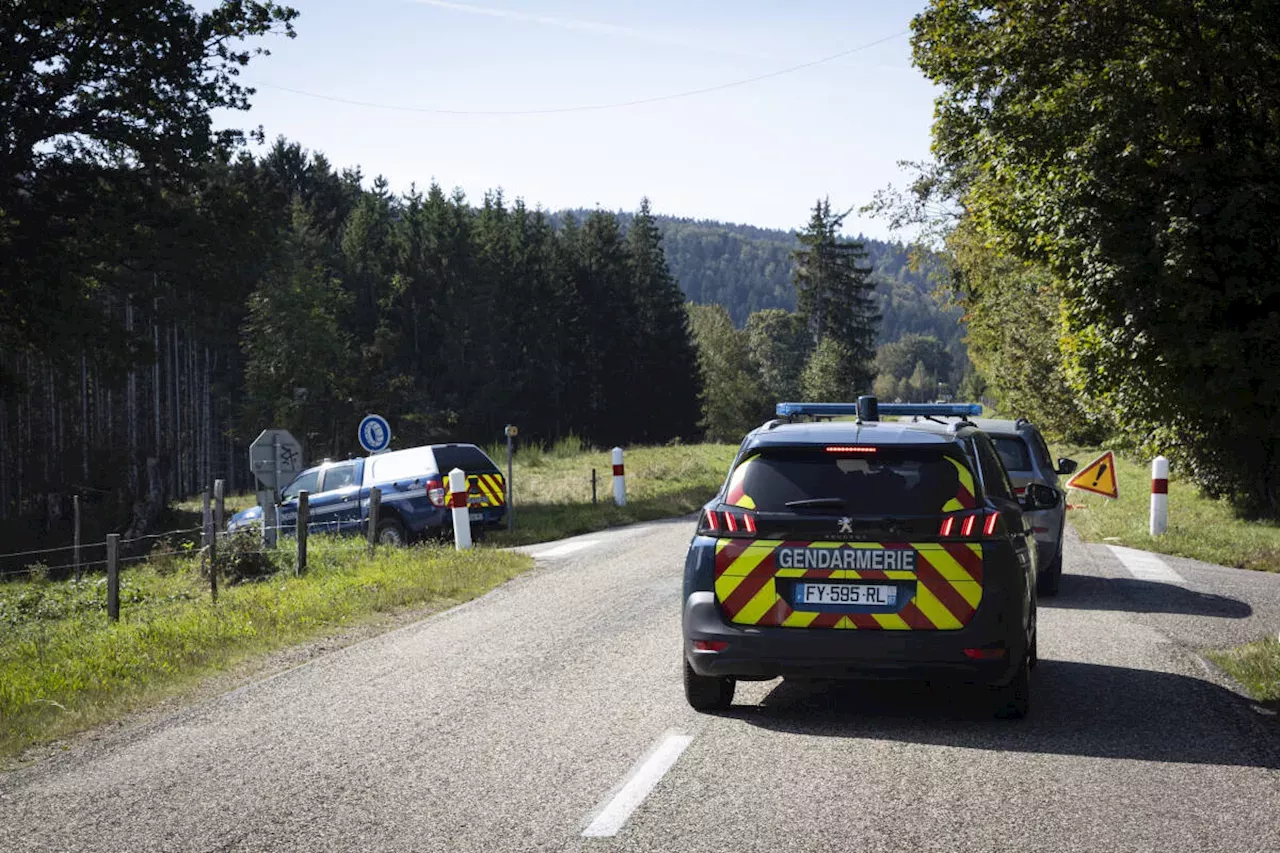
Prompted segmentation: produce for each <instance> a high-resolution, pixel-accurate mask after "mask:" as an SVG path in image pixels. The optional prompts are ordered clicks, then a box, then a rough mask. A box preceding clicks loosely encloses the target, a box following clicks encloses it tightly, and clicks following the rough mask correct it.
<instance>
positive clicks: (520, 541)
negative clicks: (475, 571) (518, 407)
mask: <svg viewBox="0 0 1280 853" xmlns="http://www.w3.org/2000/svg"><path fill="white" fill-rule="evenodd" d="M737 450H738V447H737V445H733V444H682V445H671V446H667V447H635V448H630V449H628V450H627V451H626V457H625V467H626V477H627V503H626V506H622V507H619V506H615V505H614V503H613V471H612V468H611V465H610V457H609V450H608V449H603V450H598V449H591V448H587V447H585V446H584V445H583V444H582V442H581V441H578V440H576V439H565V440H562V441H560V442H558V443H556V444H555V445H552V446H551V447H539V446H536V445H535V446H523V447H519V448H518V449H517V451H516V454H515V457H514V461H513V466H512V467H513V471H512V476H513V479H514V480H515V483H514V487H515V488H514V492H515V502H514V511H515V530H514V531H511V532H507V531H505V530H504V531H501V532H496V533H492V534H490V535H489V540H488V541H490V542H492V543H493V544H495V545H529V544H533V543H535V542H549V541H551V540H554V539H563V538H565V537H568V536H577V535H579V534H582V533H591V532H594V531H597V530H603V529H605V528H608V527H618V526H620V525H624V524H634V523H636V522H640V521H653V520H655V519H659V518H672V517H676V516H680V515H685V514H687V513H691V512H693V511H695V510H696V509H698V508H699V507H701V506H702V505H703V504H704V503H706V502H707V501H708V500H709V499H710V498H711V497H712V496H713V495H714V494H715V493H716V492H717V491H719V489H720V485H721V484H722V483H723V482H724V478H725V476H726V474H728V471H729V463H730V462H732V461H733V457H734V454H735V453H736V452H737ZM488 453H489V455H490V456H492V457H493V459H494V460H495V461H497V462H498V464H499V466H500V467H502V468H503V470H504V471H505V470H506V458H507V451H506V445H494V446H492V447H490V448H488ZM593 468H594V469H595V471H596V494H597V501H596V503H595V504H592V502H591V470H592V469H593Z"/></svg>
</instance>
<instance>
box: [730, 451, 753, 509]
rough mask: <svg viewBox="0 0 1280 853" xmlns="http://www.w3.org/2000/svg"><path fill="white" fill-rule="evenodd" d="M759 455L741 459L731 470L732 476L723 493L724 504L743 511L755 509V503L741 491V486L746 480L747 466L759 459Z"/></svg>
mask: <svg viewBox="0 0 1280 853" xmlns="http://www.w3.org/2000/svg"><path fill="white" fill-rule="evenodd" d="M759 456H760V454H759V453H756V454H754V455H752V456H748V457H747V458H746V459H743V460H742V462H741V463H740V464H739V465H738V467H737V468H734V469H733V475H732V476H731V477H729V488H728V490H727V491H726V492H725V498H724V499H725V503H728V504H731V505H732V506H740V507H742V508H743V509H755V508H756V502H755V501H753V500H752V499H751V495H749V494H747V493H746V491H744V489H743V484H744V483H745V482H746V479H747V466H748V465H750V464H751V463H752V461H753V460H755V459H757V458H759Z"/></svg>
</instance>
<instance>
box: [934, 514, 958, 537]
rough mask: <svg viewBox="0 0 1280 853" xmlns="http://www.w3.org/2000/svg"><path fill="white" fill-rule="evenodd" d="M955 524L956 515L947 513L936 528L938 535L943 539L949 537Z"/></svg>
mask: <svg viewBox="0 0 1280 853" xmlns="http://www.w3.org/2000/svg"><path fill="white" fill-rule="evenodd" d="M955 526H956V517H955V516H954V515H948V516H947V517H946V518H944V519H942V526H941V527H939V528H938V535H939V536H941V537H942V538H943V539H947V538H949V537H950V536H951V531H952V529H954V528H955Z"/></svg>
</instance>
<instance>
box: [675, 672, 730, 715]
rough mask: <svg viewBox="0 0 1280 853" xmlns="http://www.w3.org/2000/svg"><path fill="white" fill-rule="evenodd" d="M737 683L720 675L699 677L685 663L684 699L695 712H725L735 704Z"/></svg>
mask: <svg viewBox="0 0 1280 853" xmlns="http://www.w3.org/2000/svg"><path fill="white" fill-rule="evenodd" d="M735 686H736V685H735V682H734V680H733V679H732V678H727V677H725V676H719V675H698V673H696V672H694V671H693V667H691V666H689V662H688V661H687V660H686V661H685V662H684V698H685V699H687V700H688V702H689V707H691V708H693V709H694V710H695V711H723V710H725V709H727V708H728V707H729V706H730V705H732V704H733V690H734V687H735Z"/></svg>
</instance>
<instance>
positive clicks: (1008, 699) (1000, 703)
mask: <svg viewBox="0 0 1280 853" xmlns="http://www.w3.org/2000/svg"><path fill="white" fill-rule="evenodd" d="M994 703H995V708H994V710H995V715H996V716H997V717H999V718H1000V719H1002V720H1021V719H1022V718H1023V717H1025V716H1026V715H1027V714H1028V713H1030V711H1031V654H1030V650H1028V652H1027V654H1026V655H1024V656H1023V658H1022V663H1021V664H1020V665H1019V666H1018V671H1017V673H1016V674H1015V675H1014V676H1013V680H1012V681H1010V682H1009V683H1008V684H1005V685H1002V686H1000V687H996V688H994Z"/></svg>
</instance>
